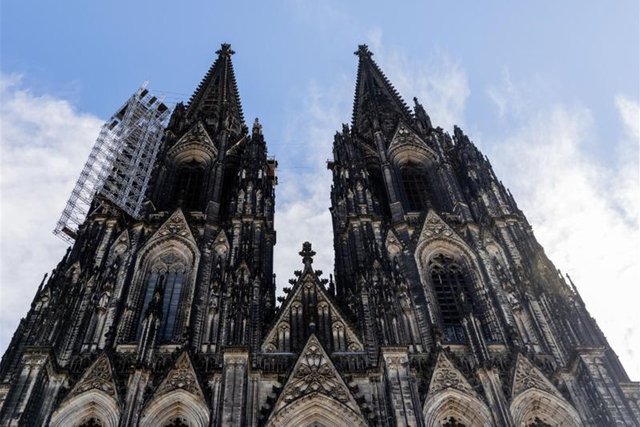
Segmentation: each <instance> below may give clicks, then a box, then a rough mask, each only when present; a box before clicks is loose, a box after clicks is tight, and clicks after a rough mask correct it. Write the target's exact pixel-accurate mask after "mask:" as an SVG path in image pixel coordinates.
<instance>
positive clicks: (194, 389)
mask: <svg viewBox="0 0 640 427" xmlns="http://www.w3.org/2000/svg"><path fill="white" fill-rule="evenodd" d="M176 389H182V390H185V391H187V392H189V393H191V394H195V395H196V396H200V397H203V398H204V395H203V394H202V390H201V388H200V385H199V384H198V379H197V378H196V373H195V370H194V369H193V365H192V364H191V360H190V358H189V355H188V354H187V353H186V352H184V353H182V354H181V355H180V357H178V360H176V363H175V365H174V367H173V368H172V369H171V371H169V373H168V374H167V377H166V378H165V379H164V381H162V383H161V384H160V386H159V387H158V389H157V390H156V393H155V394H156V396H159V395H162V394H165V393H168V392H170V391H173V390H176Z"/></svg>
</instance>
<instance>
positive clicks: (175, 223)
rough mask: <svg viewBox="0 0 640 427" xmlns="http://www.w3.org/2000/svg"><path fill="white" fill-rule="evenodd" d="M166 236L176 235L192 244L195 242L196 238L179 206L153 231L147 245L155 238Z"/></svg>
mask: <svg viewBox="0 0 640 427" xmlns="http://www.w3.org/2000/svg"><path fill="white" fill-rule="evenodd" d="M168 237H178V238H181V239H185V240H187V241H189V242H190V243H191V244H193V245H195V244H196V240H195V238H194V237H193V234H192V233H191V229H190V228H189V224H188V223H187V219H186V218H185V216H184V214H183V213H182V209H180V208H178V209H176V210H175V212H173V213H172V214H171V216H170V217H169V218H168V219H167V220H166V221H165V222H164V223H163V224H162V225H161V226H160V228H158V230H157V231H156V232H155V233H153V235H152V236H151V238H150V239H149V240H148V241H147V245H149V244H150V243H151V242H154V241H156V240H160V239H164V238H168Z"/></svg>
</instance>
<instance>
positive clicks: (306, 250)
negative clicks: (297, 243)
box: [298, 242, 316, 267]
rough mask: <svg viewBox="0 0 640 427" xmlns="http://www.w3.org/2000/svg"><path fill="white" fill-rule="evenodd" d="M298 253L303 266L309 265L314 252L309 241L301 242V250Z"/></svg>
mask: <svg viewBox="0 0 640 427" xmlns="http://www.w3.org/2000/svg"><path fill="white" fill-rule="evenodd" d="M298 254H299V255H300V256H301V257H302V263H303V264H304V265H305V267H311V264H312V263H313V256H314V255H315V254H316V253H315V252H314V250H313V249H311V243H309V242H304V243H303V244H302V250H301V251H300V252H299V253H298Z"/></svg>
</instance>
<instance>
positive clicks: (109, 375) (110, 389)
mask: <svg viewBox="0 0 640 427" xmlns="http://www.w3.org/2000/svg"><path fill="white" fill-rule="evenodd" d="M94 389H95V390H99V391H102V392H104V393H106V394H107V395H108V396H110V397H112V398H113V399H115V400H116V401H117V400H118V392H117V388H116V384H115V382H114V380H113V369H112V368H111V363H110V362H109V358H108V357H107V356H106V355H104V354H103V355H101V356H99V357H98V359H96V361H95V362H93V364H92V365H91V366H90V367H89V368H88V369H87V370H86V371H85V373H84V374H83V375H82V377H80V380H79V381H78V382H77V383H76V385H74V386H73V388H72V389H71V391H70V392H69V394H68V395H67V397H66V399H65V400H69V399H71V398H72V397H74V396H77V395H79V394H82V393H84V392H86V391H90V390H94Z"/></svg>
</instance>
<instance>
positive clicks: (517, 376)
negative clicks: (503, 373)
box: [511, 353, 562, 399]
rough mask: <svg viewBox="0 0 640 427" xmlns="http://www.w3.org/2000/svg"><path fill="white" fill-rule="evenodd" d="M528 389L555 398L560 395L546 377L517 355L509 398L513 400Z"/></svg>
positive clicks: (520, 354) (524, 358) (521, 356)
mask: <svg viewBox="0 0 640 427" xmlns="http://www.w3.org/2000/svg"><path fill="white" fill-rule="evenodd" d="M530 388H535V389H538V390H542V391H546V392H548V393H551V394H553V395H555V396H557V397H560V398H562V395H561V394H560V392H558V390H557V389H556V388H555V386H554V385H553V384H552V383H551V381H549V380H548V379H547V377H546V376H545V375H544V374H543V373H542V372H541V371H540V370H539V369H538V368H536V367H535V366H534V365H533V364H532V363H531V362H530V361H529V359H527V358H526V357H525V356H523V355H522V353H518V358H517V359H516V366H515V369H514V372H513V382H512V384H511V398H512V399H513V398H515V397H516V396H518V395H519V394H521V393H523V392H525V391H526V390H528V389H530Z"/></svg>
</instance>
